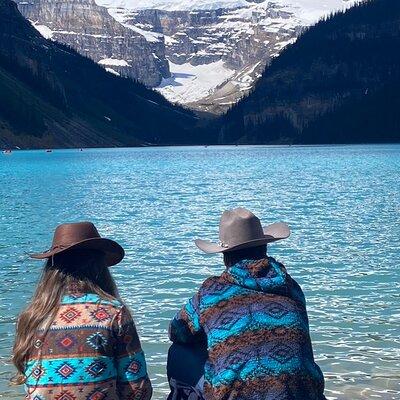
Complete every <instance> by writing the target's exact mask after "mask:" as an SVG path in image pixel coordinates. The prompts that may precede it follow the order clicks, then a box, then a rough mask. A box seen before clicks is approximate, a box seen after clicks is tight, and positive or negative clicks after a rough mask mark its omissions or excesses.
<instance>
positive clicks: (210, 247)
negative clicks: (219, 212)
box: [194, 222, 290, 254]
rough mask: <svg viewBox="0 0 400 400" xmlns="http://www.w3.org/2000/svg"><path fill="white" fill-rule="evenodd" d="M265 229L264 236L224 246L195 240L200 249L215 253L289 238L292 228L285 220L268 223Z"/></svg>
mask: <svg viewBox="0 0 400 400" xmlns="http://www.w3.org/2000/svg"><path fill="white" fill-rule="evenodd" d="M263 231H264V237H263V238H259V239H254V240H249V241H247V242H243V243H240V244H237V245H235V246H230V247H223V246H221V245H219V244H216V243H213V242H210V241H209V240H203V239H196V240H195V241H194V242H195V244H196V246H197V247H198V248H199V249H200V250H202V251H204V252H205V253H208V254H214V253H226V252H229V251H235V250H242V249H246V248H251V247H257V246H262V245H264V244H268V243H272V242H276V241H278V240H282V239H287V238H288V237H289V236H290V228H289V226H288V224H286V223H284V222H276V223H274V224H271V225H268V226H266V227H264V228H263Z"/></svg>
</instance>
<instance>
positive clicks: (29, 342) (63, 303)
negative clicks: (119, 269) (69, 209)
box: [13, 222, 152, 400]
mask: <svg viewBox="0 0 400 400" xmlns="http://www.w3.org/2000/svg"><path fill="white" fill-rule="evenodd" d="M32 257H33V258H38V259H46V260H47V261H46V263H45V266H44V268H43V272H42V276H41V278H40V280H39V283H38V287H37V289H36V292H35V294H34V296H33V298H32V301H31V303H30V304H29V305H28V307H27V308H26V309H25V310H24V311H23V312H22V313H21V315H20V317H19V319H18V323H17V330H16V338H15V344H14V349H13V362H14V364H15V366H16V368H17V371H18V372H17V375H16V376H15V377H14V378H13V383H15V384H22V383H24V384H25V388H26V399H27V400H80V399H82V400H83V399H85V400H106V399H110V400H131V399H136V400H149V399H150V397H151V394H152V389H151V383H150V380H149V378H148V376H147V371H146V361H145V357H144V353H143V351H142V349H141V345H140V340H139V337H138V334H137V332H136V328H135V325H134V322H133V319H132V317H131V315H130V312H129V310H128V309H127V307H126V306H125V305H124V304H123V303H122V302H121V301H120V300H119V296H118V291H117V287H116V285H115V282H114V280H113V278H112V276H111V274H110V272H109V267H110V266H112V265H115V264H117V263H119V262H120V261H121V260H122V258H123V257H124V251H123V249H122V247H121V246H119V245H118V243H116V242H114V241H112V240H110V239H105V238H101V237H100V235H99V234H98V232H97V229H96V228H95V226H94V225H93V224H91V223H89V222H83V223H76V224H63V225H60V226H59V227H57V229H56V231H55V234H54V238H53V245H52V247H51V248H50V249H49V250H47V251H45V252H42V253H39V254H34V255H32Z"/></svg>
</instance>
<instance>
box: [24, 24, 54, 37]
mask: <svg viewBox="0 0 400 400" xmlns="http://www.w3.org/2000/svg"><path fill="white" fill-rule="evenodd" d="M29 22H30V23H31V24H32V26H33V27H34V28H35V29H36V30H37V31H38V32H39V33H40V34H41V35H42V36H43V37H44V38H46V39H51V38H52V37H53V31H52V30H51V29H50V28H49V27H48V26H46V25H40V24H38V23H36V22H33V21H29Z"/></svg>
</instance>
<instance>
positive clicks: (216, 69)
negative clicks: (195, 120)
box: [156, 60, 235, 103]
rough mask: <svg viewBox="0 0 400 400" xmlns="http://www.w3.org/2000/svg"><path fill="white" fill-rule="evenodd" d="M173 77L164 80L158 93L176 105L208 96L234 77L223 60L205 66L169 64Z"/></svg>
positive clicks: (158, 88)
mask: <svg viewBox="0 0 400 400" xmlns="http://www.w3.org/2000/svg"><path fill="white" fill-rule="evenodd" d="M169 65H170V71H171V77H170V78H167V79H163V81H162V82H161V85H160V86H159V87H157V89H156V90H157V91H159V92H160V93H161V94H163V95H164V96H165V97H167V98H168V99H169V100H170V101H172V102H174V103H176V102H178V103H191V102H194V101H198V100H200V99H202V98H204V97H206V96H208V95H209V94H210V93H211V92H212V91H213V89H214V88H215V87H217V86H219V85H221V84H222V83H224V82H225V81H226V80H227V79H229V78H230V77H231V76H233V75H234V73H235V71H233V70H231V69H228V68H226V67H225V66H224V63H223V61H222V60H219V61H216V62H213V63H210V64H203V65H196V66H194V65H191V64H189V63H185V64H182V65H178V64H174V63H172V62H170V63H169Z"/></svg>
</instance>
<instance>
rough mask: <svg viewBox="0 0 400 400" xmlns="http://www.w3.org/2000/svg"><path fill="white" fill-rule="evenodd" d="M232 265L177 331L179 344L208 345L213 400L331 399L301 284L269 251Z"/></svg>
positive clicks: (203, 292) (192, 304) (179, 319)
mask: <svg viewBox="0 0 400 400" xmlns="http://www.w3.org/2000/svg"><path fill="white" fill-rule="evenodd" d="M270 241H272V240H270ZM199 247H201V246H199ZM245 256H248V257H249V258H250V259H245ZM224 259H225V264H226V266H227V269H226V271H225V272H224V273H223V274H222V275H221V276H218V277H211V278H209V279H207V280H206V281H205V282H204V283H203V284H202V285H201V287H200V289H199V291H198V292H197V294H196V295H195V296H194V297H193V298H192V299H191V300H190V301H189V302H188V303H187V305H186V306H185V307H184V308H183V309H182V310H181V311H180V312H179V313H178V315H177V316H176V317H175V318H174V320H173V321H172V322H171V325H170V337H171V339H172V341H174V342H181V343H196V342H201V341H203V340H206V341H207V347H208V360H207V362H206V365H205V386H204V396H205V398H206V399H207V400H211V399H214V400H228V399H230V400H233V399H241V400H246V399H254V400H256V399H257V400H261V399H262V400H276V399H282V400H283V399H285V400H303V399H307V400H322V399H325V397H324V395H323V391H324V378H323V375H322V372H321V370H320V369H319V367H318V366H317V365H316V363H315V362H314V358H313V353H312V346H311V340H310V335H309V328H308V317H307V312H306V306H305V299H304V295H303V293H302V291H301V289H300V287H299V285H298V284H297V283H296V282H295V281H294V280H293V279H292V278H291V277H290V275H289V274H288V273H287V272H286V269H285V267H284V266H283V265H282V264H280V263H279V262H277V261H276V260H275V259H273V258H272V257H267V256H266V246H265V245H262V244H261V246H256V247H250V248H248V249H239V250H237V251H232V252H228V251H226V252H224Z"/></svg>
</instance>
